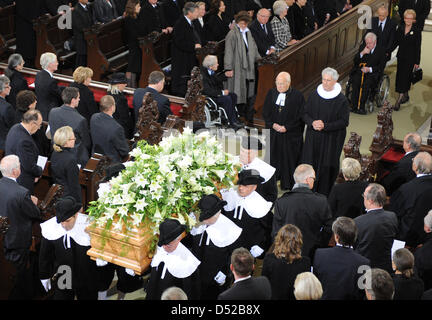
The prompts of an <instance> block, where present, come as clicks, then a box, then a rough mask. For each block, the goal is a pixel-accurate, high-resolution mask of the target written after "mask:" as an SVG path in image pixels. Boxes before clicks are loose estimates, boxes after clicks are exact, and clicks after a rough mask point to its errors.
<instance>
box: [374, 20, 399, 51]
mask: <svg viewBox="0 0 432 320" xmlns="http://www.w3.org/2000/svg"><path fill="white" fill-rule="evenodd" d="M379 23H380V22H379V19H378V17H373V18H372V28H371V29H369V30H368V31H367V32H373V33H375V34H376V36H377V44H378V45H380V46H381V47H383V48H384V49H385V51H386V53H387V55H388V56H387V58H388V59H390V57H391V52H392V47H393V42H394V38H395V34H396V23H395V22H394V21H393V19H391V18H390V17H388V18H387V19H386V22H385V25H384V30H382V28H380V27H379Z"/></svg>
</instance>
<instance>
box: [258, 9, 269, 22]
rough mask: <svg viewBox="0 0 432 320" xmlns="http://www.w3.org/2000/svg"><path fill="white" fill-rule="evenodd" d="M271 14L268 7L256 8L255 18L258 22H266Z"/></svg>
mask: <svg viewBox="0 0 432 320" xmlns="http://www.w3.org/2000/svg"><path fill="white" fill-rule="evenodd" d="M270 16H271V14H270V11H269V10H268V9H265V8H262V9H259V10H258V13H257V20H258V22H259V23H260V24H266V23H267V22H268V21H269V18H270Z"/></svg>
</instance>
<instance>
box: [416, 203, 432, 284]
mask: <svg viewBox="0 0 432 320" xmlns="http://www.w3.org/2000/svg"><path fill="white" fill-rule="evenodd" d="M423 222H424V231H425V232H426V239H425V242H424V244H423V246H421V247H420V248H417V249H416V251H415V252H414V258H415V263H414V268H415V269H416V270H417V272H418V275H419V277H420V278H421V279H422V280H423V282H424V289H425V291H426V290H428V289H431V288H432V259H431V257H432V210H429V213H428V214H427V215H426V217H424V219H423Z"/></svg>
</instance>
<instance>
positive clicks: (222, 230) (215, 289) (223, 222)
mask: <svg viewBox="0 0 432 320" xmlns="http://www.w3.org/2000/svg"><path fill="white" fill-rule="evenodd" d="M226 204H227V203H226V201H223V200H221V199H219V198H218V197H217V196H216V195H214V194H210V195H206V196H204V197H203V198H202V199H201V200H200V201H199V203H198V207H199V209H200V216H199V221H201V222H202V225H201V226H200V227H198V228H193V229H192V231H191V234H192V235H193V239H194V253H196V256H197V257H198V258H199V259H200V260H201V264H200V266H199V271H200V280H201V299H203V300H213V299H214V300H215V299H217V297H218V295H219V294H220V293H221V292H223V291H224V290H226V289H227V288H228V286H229V284H230V282H231V281H229V280H230V278H231V277H230V275H231V272H230V269H229V266H230V258H231V253H232V252H233V251H234V249H236V248H238V247H239V246H238V243H237V241H238V239H239V237H240V234H241V233H242V229H241V228H240V227H238V226H237V225H236V224H235V223H234V222H232V221H231V220H230V219H228V218H227V217H226V216H225V215H224V214H222V213H221V210H222V208H223V207H224V206H225V205H226Z"/></svg>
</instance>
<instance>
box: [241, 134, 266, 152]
mask: <svg viewBox="0 0 432 320" xmlns="http://www.w3.org/2000/svg"><path fill="white" fill-rule="evenodd" d="M241 146H242V148H243V149H247V150H262V148H263V144H262V143H261V141H260V140H259V139H258V138H255V137H252V136H246V137H243V139H242V142H241Z"/></svg>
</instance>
